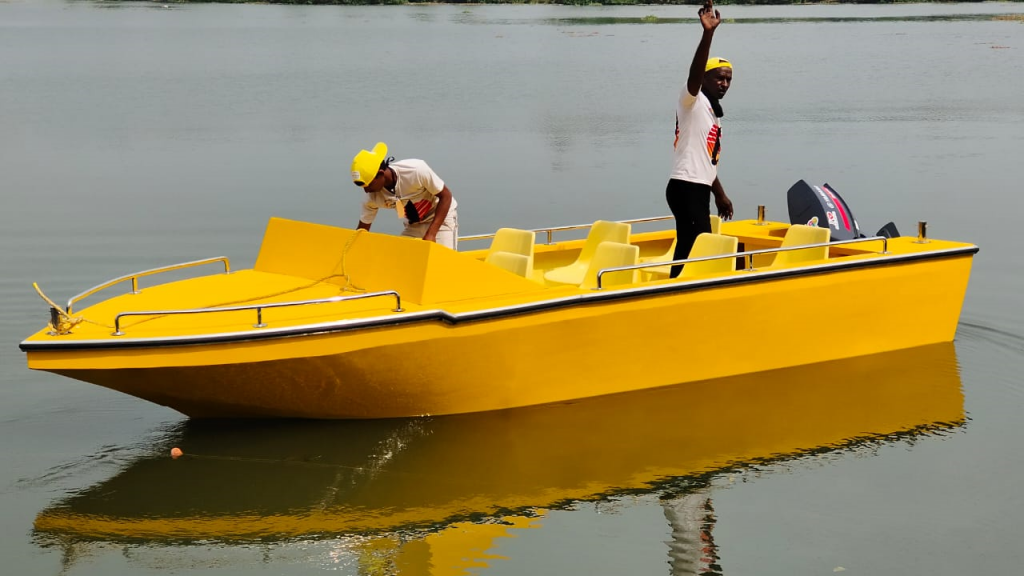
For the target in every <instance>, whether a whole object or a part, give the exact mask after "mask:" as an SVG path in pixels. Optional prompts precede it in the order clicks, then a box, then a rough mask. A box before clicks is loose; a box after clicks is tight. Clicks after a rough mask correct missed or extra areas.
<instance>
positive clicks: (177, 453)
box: [171, 446, 184, 458]
mask: <svg viewBox="0 0 1024 576" xmlns="http://www.w3.org/2000/svg"><path fill="white" fill-rule="evenodd" d="M182 454H184V452H182V451H181V448H178V447H177V446H175V447H174V448H171V458H177V457H178V456H181V455H182Z"/></svg>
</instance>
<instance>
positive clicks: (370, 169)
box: [352, 142, 391, 192]
mask: <svg viewBox="0 0 1024 576" xmlns="http://www.w3.org/2000/svg"><path fill="white" fill-rule="evenodd" d="M390 161H391V159H390V158H388V145H387V144H385V143H383V142H377V145H376V146H374V147H373V150H360V151H359V153H358V154H356V156H355V158H353V159H352V182H354V183H355V185H356V186H359V187H360V188H362V189H363V190H365V191H367V192H376V191H378V190H380V189H381V188H383V187H384V171H385V170H387V169H388V163H389V162H390Z"/></svg>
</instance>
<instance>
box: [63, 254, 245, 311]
mask: <svg viewBox="0 0 1024 576" xmlns="http://www.w3.org/2000/svg"><path fill="white" fill-rule="evenodd" d="M214 262H223V263H224V273H225V274H230V273H231V263H230V262H228V258H227V256H217V257H216V258H206V259H204V260H193V261H192V262H182V263H181V264H171V265H170V266H164V267H162V268H153V269H151V270H143V271H142V272H134V273H132V274H128V275H126V276H121V277H120V278H114V279H113V280H107V281H106V282H104V283H103V284H99V285H96V286H93V287H92V288H89V289H88V290H86V291H85V292H82V293H80V294H76V295H75V296H72V297H71V298H70V299H68V305H67V308H66V309H65V310H66V312H67V313H68V314H71V307H72V306H73V305H74V303H75V302H78V301H79V300H81V299H83V298H87V297H89V296H92V295H93V294H95V293H97V292H99V291H100V290H104V289H106V288H110V287H111V286H113V285H114V284H119V283H121V282H124V281H125V280H131V281H132V294H138V293H139V278H142V277H143V276H150V275H152V274H159V273H160V272H169V271H171V270H180V269H182V268H189V267H191V266H201V265H203V264H212V263H214Z"/></svg>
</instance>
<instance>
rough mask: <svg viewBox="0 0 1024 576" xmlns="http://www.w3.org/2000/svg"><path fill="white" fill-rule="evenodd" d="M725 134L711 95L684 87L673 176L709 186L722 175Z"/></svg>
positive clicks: (677, 106)
mask: <svg viewBox="0 0 1024 576" xmlns="http://www.w3.org/2000/svg"><path fill="white" fill-rule="evenodd" d="M721 137H722V124H721V121H720V119H719V118H718V117H717V116H715V111H714V110H713V109H712V108H711V101H710V100H708V97H707V96H705V95H704V93H703V92H697V95H696V96H693V95H692V94H690V92H689V91H688V90H687V89H686V88H683V91H682V93H681V94H680V95H679V102H678V103H676V139H675V142H674V143H673V146H674V147H675V153H674V155H673V164H672V175H671V176H670V178H673V179H675V180H685V181H687V182H696V183H698V184H708V185H710V184H711V183H712V182H714V181H715V178H716V177H717V176H718V156H719V154H720V153H721V141H720V139H721Z"/></svg>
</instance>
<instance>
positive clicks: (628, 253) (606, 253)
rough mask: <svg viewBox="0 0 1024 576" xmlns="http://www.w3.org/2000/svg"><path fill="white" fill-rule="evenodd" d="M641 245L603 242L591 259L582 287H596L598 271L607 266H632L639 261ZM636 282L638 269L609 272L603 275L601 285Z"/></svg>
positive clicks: (603, 286)
mask: <svg viewBox="0 0 1024 576" xmlns="http://www.w3.org/2000/svg"><path fill="white" fill-rule="evenodd" d="M639 257H640V247H639V246H634V245H633V244H626V243H623V242H601V243H600V244H598V245H597V249H596V250H595V251H594V257H593V258H591V259H590V265H589V266H588V267H587V273H586V274H585V275H584V276H583V283H582V284H580V288H596V287H597V273H598V272H600V271H601V270H604V269H606V268H618V267H619V266H632V265H633V264H636V263H637V262H638V261H639ZM634 282H636V270H623V271H620V272H609V273H606V274H602V275H601V287H602V288H605V287H608V286H619V285H622V284H633V283H634Z"/></svg>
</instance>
